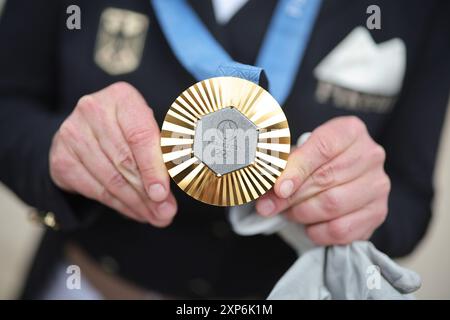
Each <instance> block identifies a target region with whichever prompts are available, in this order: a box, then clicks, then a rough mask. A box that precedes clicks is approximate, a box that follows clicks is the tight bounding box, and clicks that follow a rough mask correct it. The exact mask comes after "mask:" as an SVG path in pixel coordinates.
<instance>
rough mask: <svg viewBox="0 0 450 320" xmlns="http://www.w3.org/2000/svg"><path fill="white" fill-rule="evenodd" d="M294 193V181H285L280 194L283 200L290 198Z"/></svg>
mask: <svg viewBox="0 0 450 320" xmlns="http://www.w3.org/2000/svg"><path fill="white" fill-rule="evenodd" d="M293 191H294V182H292V180H284V181H283V182H282V183H281V185H280V194H281V196H282V197H283V198H287V197H290V196H291V195H292V192H293Z"/></svg>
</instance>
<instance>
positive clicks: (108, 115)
mask: <svg viewBox="0 0 450 320" xmlns="http://www.w3.org/2000/svg"><path fill="white" fill-rule="evenodd" d="M116 103H117V101H114V97H113V95H112V94H110V93H109V94H108V92H107V90H102V91H100V92H97V93H95V94H93V95H90V96H85V97H83V98H82V99H81V100H80V102H79V104H78V106H79V107H81V108H80V113H79V115H78V116H79V117H82V118H83V120H84V122H86V123H88V127H89V129H91V130H92V133H93V135H94V136H95V138H96V140H97V141H98V144H99V145H100V148H101V150H102V151H103V153H104V154H105V155H106V157H107V158H108V159H109V161H110V162H111V163H112V164H113V166H114V167H115V169H116V170H117V171H118V172H119V173H120V174H121V175H122V176H123V178H125V180H126V181H127V182H128V183H129V184H130V185H131V186H132V187H133V188H134V189H135V190H136V191H137V193H138V195H139V197H140V198H141V199H142V201H143V202H144V203H145V205H146V206H147V208H148V209H149V210H150V211H151V212H152V213H153V215H154V216H153V217H152V216H149V217H148V219H149V221H150V222H151V223H152V224H154V225H158V226H162V225H165V224H166V222H167V221H171V220H172V218H173V216H174V215H175V213H176V201H175V198H174V197H173V196H172V197H171V198H170V199H168V200H170V201H165V202H163V203H155V202H154V201H152V200H150V199H149V197H148V196H147V192H146V191H145V188H144V185H143V183H142V180H141V177H140V173H139V170H138V167H137V165H136V161H135V159H134V156H133V154H132V152H131V149H130V148H129V146H128V144H127V142H126V140H125V138H124V136H123V134H122V131H121V130H120V127H119V125H118V123H117V119H116V116H115V111H114V108H113V106H114V104H116ZM86 106H87V107H86ZM74 116H77V114H75V115H74ZM79 122H81V121H79ZM84 122H83V123H84ZM89 129H88V130H89Z"/></svg>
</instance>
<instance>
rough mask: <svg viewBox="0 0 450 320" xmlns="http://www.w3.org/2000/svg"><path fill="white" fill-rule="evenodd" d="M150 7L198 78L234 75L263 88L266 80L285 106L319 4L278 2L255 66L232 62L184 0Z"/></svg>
mask: <svg viewBox="0 0 450 320" xmlns="http://www.w3.org/2000/svg"><path fill="white" fill-rule="evenodd" d="M151 3H152V5H153V8H154V11H155V13H156V16H157V18H158V21H159V24H160V26H161V29H162V31H163V33H164V36H165V37H166V39H167V41H168V42H169V45H170V47H171V49H172V51H173V53H174V54H175V56H176V57H177V59H178V60H179V61H180V63H181V64H182V65H183V66H184V68H186V70H188V71H189V72H190V73H191V74H192V75H193V76H194V77H195V78H196V79H197V80H199V81H201V80H204V79H208V78H211V77H216V76H234V77H239V78H243V79H247V80H250V81H252V82H255V83H257V84H260V85H264V82H265V81H267V80H268V81H269V89H270V90H269V91H270V93H271V94H272V95H273V97H274V98H275V99H276V100H277V101H278V102H279V103H280V104H281V105H282V104H283V103H284V102H285V101H286V99H287V97H288V95H289V93H290V91H291V89H292V86H293V84H294V81H295V77H296V74H297V72H298V69H299V67H300V64H301V61H302V58H303V56H304V53H305V49H306V47H307V44H308V40H309V38H310V35H311V32H312V29H313V26H314V22H315V20H316V18H317V15H318V12H319V9H320V5H321V0H279V2H278V4H277V7H276V8H275V12H274V14H273V17H272V20H271V22H270V24H269V27H268V31H267V32H266V35H265V37H264V40H263V44H262V46H261V50H260V52H259V54H258V57H257V60H256V66H252V65H247V64H242V63H239V62H236V61H234V60H233V59H232V58H231V57H230V55H229V54H228V53H227V52H226V51H225V50H224V49H223V48H222V46H221V45H220V44H219V43H218V42H217V41H216V39H214V37H213V36H212V35H211V33H210V32H209V31H208V29H207V28H206V26H205V25H204V24H203V22H202V21H201V20H200V18H199V17H198V16H197V14H196V13H195V12H194V10H193V9H192V8H191V7H190V6H189V4H188V3H187V2H186V0H151ZM266 77H267V80H266Z"/></svg>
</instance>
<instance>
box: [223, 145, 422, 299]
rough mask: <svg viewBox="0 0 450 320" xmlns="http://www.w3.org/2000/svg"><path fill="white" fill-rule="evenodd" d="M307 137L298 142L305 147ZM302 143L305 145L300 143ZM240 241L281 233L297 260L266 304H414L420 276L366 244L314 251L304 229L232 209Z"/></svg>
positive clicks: (247, 210) (248, 209) (250, 210)
mask: <svg viewBox="0 0 450 320" xmlns="http://www.w3.org/2000/svg"><path fill="white" fill-rule="evenodd" d="M305 139H307V137H306V138H305V137H300V139H299V140H300V141H299V144H301V143H302V142H303V141H304V140H305ZM302 140H303V141H302ZM229 220H230V223H231V225H232V228H233V230H234V231H235V232H236V233H237V234H240V235H243V236H250V235H256V234H266V235H268V234H273V233H278V235H280V236H281V238H283V239H284V240H285V241H286V242H287V243H288V244H289V245H290V246H291V247H292V248H293V249H294V250H295V251H296V252H297V254H298V255H299V258H298V260H297V261H296V262H295V263H294V265H292V267H291V268H290V269H289V270H288V271H287V272H286V273H285V274H284V275H283V277H282V278H281V279H280V280H279V281H278V282H277V284H276V285H275V287H274V288H273V290H272V292H271V293H270V295H269V297H268V299H271V300H274V299H411V298H413V296H412V295H410V293H412V292H414V291H416V290H417V289H419V288H420V285H421V280H420V276H419V275H418V274H417V273H415V272H414V271H411V270H408V269H405V268H402V267H400V266H399V265H397V264H396V263H395V262H394V261H392V260H391V259H390V258H389V257H388V256H386V255H385V254H383V253H381V252H380V251H378V250H377V249H376V248H375V247H374V246H373V244H372V243H370V242H368V241H357V242H353V243H352V244H349V245H345V246H329V247H315V246H314V245H313V243H312V242H311V241H310V240H309V239H308V237H307V236H306V234H305V232H304V228H303V226H302V225H300V224H296V223H293V222H290V221H288V220H287V219H285V218H284V217H283V216H282V215H278V216H274V217H271V218H264V217H261V216H260V215H258V214H257V213H256V212H255V210H254V207H253V206H252V205H251V204H247V205H243V206H239V207H233V208H231V209H230V213H229Z"/></svg>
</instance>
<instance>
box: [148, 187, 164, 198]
mask: <svg viewBox="0 0 450 320" xmlns="http://www.w3.org/2000/svg"><path fill="white" fill-rule="evenodd" d="M148 196H149V197H150V199H152V200H153V201H156V202H159V201H163V200H164V199H165V198H166V188H164V186H163V185H162V184H160V183H155V184H152V185H150V187H149V188H148Z"/></svg>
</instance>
